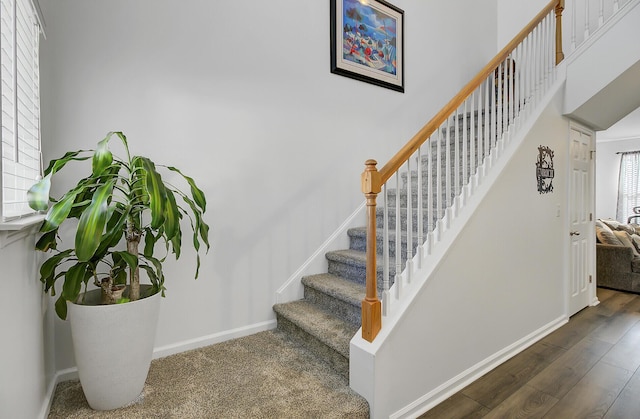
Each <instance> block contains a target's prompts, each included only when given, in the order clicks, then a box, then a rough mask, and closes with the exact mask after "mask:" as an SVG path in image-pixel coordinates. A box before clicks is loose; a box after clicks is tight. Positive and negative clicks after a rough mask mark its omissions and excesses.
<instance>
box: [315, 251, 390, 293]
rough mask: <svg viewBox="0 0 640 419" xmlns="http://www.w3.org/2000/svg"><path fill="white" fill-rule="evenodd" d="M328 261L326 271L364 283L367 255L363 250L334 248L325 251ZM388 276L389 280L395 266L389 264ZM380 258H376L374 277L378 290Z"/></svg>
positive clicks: (380, 273)
mask: <svg viewBox="0 0 640 419" xmlns="http://www.w3.org/2000/svg"><path fill="white" fill-rule="evenodd" d="M326 258H327V261H328V262H329V269H328V272H329V273H330V274H333V275H336V276H340V277H342V278H344V279H346V280H349V281H353V282H355V283H357V284H360V285H365V282H366V278H367V269H366V266H367V255H366V253H365V252H361V251H359V250H353V249H344V250H334V251H331V252H327V254H326ZM390 265H391V266H389V276H390V278H391V280H392V279H393V277H394V275H395V271H396V270H395V266H394V265H393V264H390ZM382 276H383V275H382V258H378V260H377V269H376V278H377V284H378V291H381V290H382Z"/></svg>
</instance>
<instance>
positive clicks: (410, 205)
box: [400, 158, 413, 283]
mask: <svg viewBox="0 0 640 419" xmlns="http://www.w3.org/2000/svg"><path fill="white" fill-rule="evenodd" d="M400 245H401V246H400V247H402V242H400ZM412 258H413V190H412V188H411V159H410V158H409V159H408V160H407V262H406V267H407V268H406V269H407V275H406V278H407V283H410V282H411V274H412V271H413V269H411V267H412V263H413V261H412Z"/></svg>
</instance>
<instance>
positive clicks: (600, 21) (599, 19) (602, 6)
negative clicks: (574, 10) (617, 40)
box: [598, 0, 604, 27]
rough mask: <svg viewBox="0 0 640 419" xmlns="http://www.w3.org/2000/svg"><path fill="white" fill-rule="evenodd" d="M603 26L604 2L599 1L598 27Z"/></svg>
mask: <svg viewBox="0 0 640 419" xmlns="http://www.w3.org/2000/svg"><path fill="white" fill-rule="evenodd" d="M603 24H604V0H600V14H599V15H598V27H600V26H602V25H603Z"/></svg>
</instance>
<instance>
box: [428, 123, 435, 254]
mask: <svg viewBox="0 0 640 419" xmlns="http://www.w3.org/2000/svg"><path fill="white" fill-rule="evenodd" d="M433 137H434V136H433V134H432V135H431V138H430V139H429V141H428V142H427V144H428V145H429V148H427V254H431V248H432V246H433V215H434V211H433V144H432V142H433V141H434V140H433Z"/></svg>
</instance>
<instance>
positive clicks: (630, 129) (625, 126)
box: [597, 108, 640, 141]
mask: <svg viewBox="0 0 640 419" xmlns="http://www.w3.org/2000/svg"><path fill="white" fill-rule="evenodd" d="M630 138H639V139H640V108H637V109H636V110H634V111H632V112H631V113H629V114H628V115H627V116H625V117H624V118H622V119H621V120H619V121H618V122H616V123H615V124H613V125H612V126H611V127H610V128H609V129H607V130H604V131H598V134H597V139H598V141H601V140H623V139H630Z"/></svg>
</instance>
